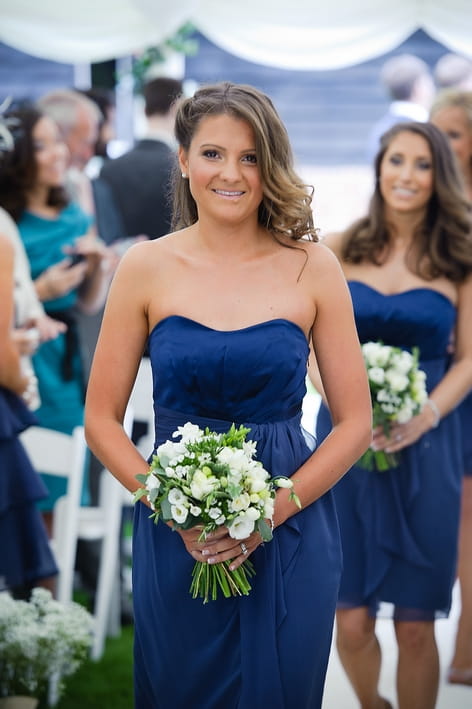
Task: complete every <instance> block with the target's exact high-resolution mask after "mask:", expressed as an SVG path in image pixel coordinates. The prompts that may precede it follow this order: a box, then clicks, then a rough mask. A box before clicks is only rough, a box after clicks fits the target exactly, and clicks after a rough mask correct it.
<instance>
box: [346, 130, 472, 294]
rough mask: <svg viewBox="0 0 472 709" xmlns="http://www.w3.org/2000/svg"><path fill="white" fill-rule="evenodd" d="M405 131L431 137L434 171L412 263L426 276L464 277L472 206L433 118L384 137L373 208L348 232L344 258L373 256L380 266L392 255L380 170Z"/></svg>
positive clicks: (469, 258)
mask: <svg viewBox="0 0 472 709" xmlns="http://www.w3.org/2000/svg"><path fill="white" fill-rule="evenodd" d="M405 132H407V133H413V134H415V135H419V136H421V137H422V138H424V139H425V140H426V142H427V143H428V145H429V148H430V150H431V156H432V171H433V189H432V195H431V198H430V200H429V202H428V204H427V207H426V213H425V218H424V220H423V222H422V223H421V224H420V225H419V226H418V228H417V230H416V234H415V239H414V242H413V244H412V246H411V248H410V251H409V253H408V255H407V259H408V267H409V268H410V269H411V271H412V272H413V273H416V274H417V275H419V276H420V277H421V278H424V279H426V280H433V279H434V278H438V277H441V276H444V277H446V278H449V279H450V280H452V281H456V282H460V281H463V280H464V279H465V278H466V276H467V275H468V274H469V273H470V272H471V271H472V230H471V229H472V220H471V206H470V204H469V201H468V200H467V197H466V194H465V192H464V188H463V183H462V179H461V175H460V173H459V169H458V167H457V164H456V161H455V158H454V155H453V153H452V150H451V148H450V147H449V143H448V140H447V138H446V136H445V135H444V134H443V133H442V131H440V130H439V129H438V128H436V126H433V125H432V124H431V123H398V124H396V125H395V126H393V128H391V129H390V130H388V131H387V132H386V133H385V134H384V135H383V136H382V138H381V142H380V149H379V152H378V153H377V156H376V158H375V162H374V166H375V188H374V193H373V195H372V198H371V200H370V204H369V209H368V213H367V215H366V216H365V217H362V218H361V219H358V220H357V221H356V222H354V224H352V225H351V226H350V227H349V228H348V229H347V230H346V232H345V233H344V239H343V244H342V250H341V253H342V257H343V259H344V260H345V261H348V262H351V263H360V262H361V261H370V262H371V263H373V264H375V265H377V266H381V265H382V264H383V263H384V262H385V261H386V260H387V258H388V256H389V254H390V250H391V248H392V240H391V234H392V226H391V225H390V224H389V223H388V222H387V220H386V216H385V202H384V198H383V196H382V193H381V190H380V173H381V166H382V161H383V158H384V156H385V153H386V151H387V150H388V148H389V146H390V144H391V143H392V141H393V140H394V139H395V138H396V137H397V136H398V135H400V134H401V133H405Z"/></svg>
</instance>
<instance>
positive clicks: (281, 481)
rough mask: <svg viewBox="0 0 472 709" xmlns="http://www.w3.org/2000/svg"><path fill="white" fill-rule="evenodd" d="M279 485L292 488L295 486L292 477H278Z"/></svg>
mask: <svg viewBox="0 0 472 709" xmlns="http://www.w3.org/2000/svg"><path fill="white" fill-rule="evenodd" d="M277 485H278V486H279V487H285V488H291V487H293V482H292V481H291V480H290V478H277Z"/></svg>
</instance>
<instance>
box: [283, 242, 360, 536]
mask: <svg viewBox="0 0 472 709" xmlns="http://www.w3.org/2000/svg"><path fill="white" fill-rule="evenodd" d="M316 252H317V256H316V258H317V261H318V263H317V267H316V269H314V270H313V271H312V273H311V278H312V279H315V280H314V282H315V283H316V284H317V285H316V295H315V304H316V317H315V320H314V324H313V328H312V341H313V350H314V353H315V356H316V360H317V363H318V367H319V372H320V377H321V383H322V387H323V390H324V392H325V396H326V401H327V404H328V406H329V410H330V413H331V418H332V422H333V428H332V430H331V432H330V434H329V435H328V436H327V438H326V439H325V440H324V441H323V443H322V444H321V445H320V446H319V447H318V448H317V449H316V451H315V452H314V453H313V455H312V456H311V457H310V458H309V459H308V460H307V462H306V463H305V464H304V465H303V466H302V467H301V468H300V469H299V470H298V471H297V472H296V473H295V474H294V475H293V476H292V480H293V482H294V490H295V492H296V494H297V495H298V497H299V498H300V500H301V503H302V507H306V506H307V505H309V504H311V503H312V502H314V501H315V500H316V499H318V498H319V497H321V495H323V494H324V493H325V492H326V491H327V490H329V489H330V488H331V487H332V486H333V485H334V484H335V483H336V482H337V481H338V480H339V479H340V478H341V477H342V476H343V475H344V473H345V472H346V471H347V470H348V469H349V468H350V467H351V466H352V465H353V464H354V463H355V462H356V460H358V458H359V457H360V456H361V455H362V453H363V452H364V451H365V450H366V448H367V447H368V446H369V444H370V441H371V433H372V411H371V404H370V394H369V388H368V383H367V375H366V370H365V366H364V362H363V358H362V353H361V348H360V345H359V340H358V337H357V331H356V326H355V322H354V315H353V310H352V303H351V298H350V294H349V290H348V288H347V284H346V281H345V279H344V276H343V274H342V271H341V268H340V266H339V263H338V261H337V260H336V258H335V257H334V255H333V254H331V253H330V252H329V251H328V250H327V249H325V248H324V247H323V246H317V248H316ZM307 275H310V274H309V273H308V274H307ZM297 511H298V508H297V507H296V505H295V504H294V503H293V502H291V501H290V500H289V492H288V491H287V490H282V489H281V490H279V491H278V492H277V501H276V507H275V516H274V522H275V525H276V526H277V525H279V524H282V523H283V522H284V521H285V520H286V519H287V518H288V517H291V516H292V515H293V514H296V512H297Z"/></svg>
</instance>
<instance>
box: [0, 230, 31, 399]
mask: <svg viewBox="0 0 472 709" xmlns="http://www.w3.org/2000/svg"><path fill="white" fill-rule="evenodd" d="M13 264H14V252H13V247H12V245H11V243H10V241H9V239H8V238H7V237H5V236H3V235H2V234H0V385H1V386H4V387H5V388H6V389H10V390H11V391H14V392H15V393H16V394H22V393H23V392H24V391H25V390H26V388H27V386H28V383H29V377H27V376H25V375H24V374H22V373H21V369H20V356H19V352H18V348H17V347H16V345H15V343H14V341H13V338H12V327H13V284H14V281H13Z"/></svg>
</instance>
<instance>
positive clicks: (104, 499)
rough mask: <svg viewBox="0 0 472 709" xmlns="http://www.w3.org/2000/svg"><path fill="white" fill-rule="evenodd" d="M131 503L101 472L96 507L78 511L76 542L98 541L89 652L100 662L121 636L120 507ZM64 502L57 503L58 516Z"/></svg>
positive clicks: (129, 417) (128, 423)
mask: <svg viewBox="0 0 472 709" xmlns="http://www.w3.org/2000/svg"><path fill="white" fill-rule="evenodd" d="M132 425H133V412H132V408H131V407H128V408H127V411H126V414H125V420H124V424H123V427H124V429H125V431H126V433H127V434H128V436H131V429H132ZM125 494H126V495H127V498H126V499H127V500H129V502H130V503H131V501H132V495H131V493H129V492H127V491H126V490H125V488H124V487H123V486H122V485H121V484H120V483H119V482H118V480H116V478H115V477H113V475H112V474H111V473H110V472H109V471H108V470H106V469H105V468H104V469H103V470H102V473H101V478H100V488H99V501H98V502H99V504H98V506H96V507H80V508H79V510H78V526H77V538H78V539H82V540H85V541H99V540H100V541H101V550H100V561H99V569H98V579H97V587H96V593H95V607H94V616H95V632H94V641H93V645H92V650H91V657H92V659H94V660H98V659H100V657H101V656H102V654H103V650H104V646H105V638H106V636H107V634H108V635H118V634H119V632H120V628H121V624H120V593H119V591H120V579H119V555H120V527H121V513H122V506H123V504H124V500H125ZM65 504H66V501H65V500H58V502H57V507H58V508H59V509H58V516H61V517H62V515H63V511H62V509H61V507H62V506H65Z"/></svg>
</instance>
